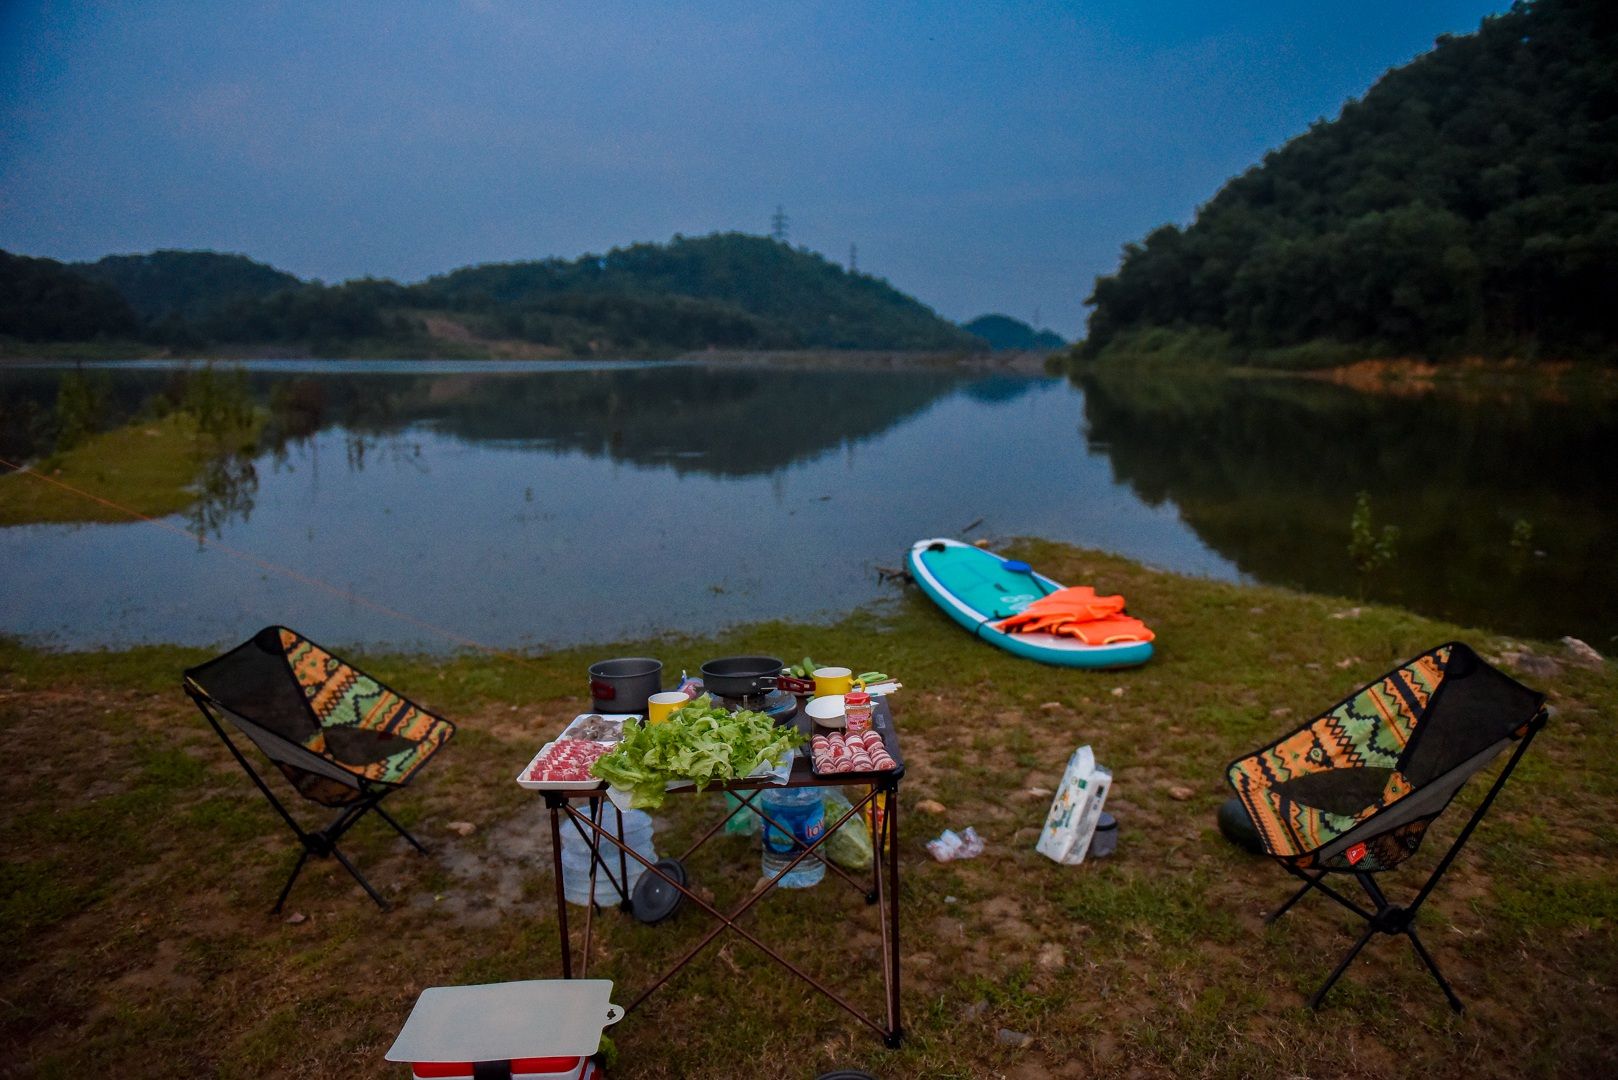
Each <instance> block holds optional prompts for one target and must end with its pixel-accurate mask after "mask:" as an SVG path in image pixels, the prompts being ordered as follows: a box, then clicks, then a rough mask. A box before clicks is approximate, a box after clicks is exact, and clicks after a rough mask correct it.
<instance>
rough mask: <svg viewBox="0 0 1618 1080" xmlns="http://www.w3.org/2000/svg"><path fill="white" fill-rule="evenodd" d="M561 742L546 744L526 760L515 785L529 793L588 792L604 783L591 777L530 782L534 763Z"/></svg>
mask: <svg viewBox="0 0 1618 1080" xmlns="http://www.w3.org/2000/svg"><path fill="white" fill-rule="evenodd" d="M597 715H600V714H599V713H598V714H597ZM561 741H562V740H561V739H552V740H551V741H550V742H548V743H546V744H545V745H544V746H542V747H540V748H539V753H537V754H535V755H534V756H533V757H532V758H530V759H529V760H528V764H526V765H524V766H523V767H522V772H520V773H518V774H517V783H518V784H519V785H520V786H522V787H525V788H527V789H528V790H529V791H589V790H590V789H591V788H598V787H600V786H601V785H602V784H603V783H605V782H606V781H603V780H597V779H595V778H593V777H592V778H591V779H589V780H530V779H528V773H529V770H531V769H532V768H533V767H534V763H535V762H536V761H538V760H539V759H540V758H542V757H544V756H545V754H546V753H547V752H548V751H549V750H550V748H551V747H553V746H555V745H556V744H557V743H559V742H561ZM596 745H597V746H608V745H611V744H609V743H597V744H596Z"/></svg>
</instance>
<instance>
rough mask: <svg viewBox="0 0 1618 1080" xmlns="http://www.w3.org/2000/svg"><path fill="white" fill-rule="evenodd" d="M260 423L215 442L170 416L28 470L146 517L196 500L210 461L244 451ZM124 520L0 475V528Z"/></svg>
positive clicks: (59, 492) (186, 419)
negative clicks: (33, 469)
mask: <svg viewBox="0 0 1618 1080" xmlns="http://www.w3.org/2000/svg"><path fill="white" fill-rule="evenodd" d="M263 421H264V417H263V415H262V414H259V415H256V416H255V417H254V420H253V422H252V423H251V424H250V425H249V426H248V427H247V428H246V429H244V430H241V431H235V432H231V433H228V434H226V435H223V436H214V435H209V434H204V433H202V432H199V431H198V430H197V423H196V421H195V419H193V418H192V417H191V415H190V414H188V413H184V412H175V413H170V414H169V415H168V416H166V417H163V418H161V419H152V420H143V421H139V422H136V423H133V424H127V425H125V426H123V427H119V428H115V429H113V430H111V431H105V432H101V433H100V434H97V435H93V436H91V437H90V438H89V439H87V440H85V441H84V442H83V443H81V444H79V445H78V446H75V447H74V448H73V449H71V450H68V451H66V452H64V453H61V454H56V455H54V456H52V457H50V458H47V459H46V460H44V461H43V462H40V463H39V464H38V465H37V466H36V469H37V470H38V471H39V472H40V473H42V474H43V475H45V476H49V477H50V478H51V479H53V480H58V481H60V482H61V483H62V484H65V485H68V486H69V487H73V488H77V489H78V490H79V491H84V492H88V493H89V494H91V495H96V496H99V497H101V498H104V499H109V500H111V501H114V502H117V503H118V504H119V505H121V506H127V507H128V508H129V509H131V510H134V511H136V512H137V513H141V514H145V515H147V516H149V517H163V516H164V515H167V514H175V513H179V512H180V511H181V510H184V509H185V508H186V507H188V506H190V505H191V504H192V503H194V502H196V501H197V498H198V487H199V485H200V484H201V483H202V482H203V479H204V476H205V475H206V473H207V471H208V468H209V466H210V464H211V463H214V462H217V461H219V460H220V459H221V458H223V457H226V456H228V455H230V454H231V453H233V452H246V453H249V454H250V453H251V451H252V448H253V445H254V440H255V439H256V437H257V435H258V432H259V429H260V428H262V426H263ZM90 521H111V522H120V523H122V522H127V521H129V515H128V514H126V513H123V512H122V511H120V510H116V509H114V508H113V507H110V506H107V505H105V504H104V503H99V502H96V501H94V500H93V499H86V498H85V497H84V496H82V495H77V494H75V493H74V492H71V491H68V490H66V489H65V488H63V487H58V486H57V485H55V484H49V483H45V482H44V481H42V480H40V479H39V478H37V477H33V476H25V475H22V474H20V473H10V474H7V475H4V476H0V526H7V525H37V524H61V523H65V522H90Z"/></svg>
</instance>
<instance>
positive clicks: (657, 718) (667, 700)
mask: <svg viewBox="0 0 1618 1080" xmlns="http://www.w3.org/2000/svg"><path fill="white" fill-rule="evenodd" d="M690 702H691V699H690V698H688V697H686V696H685V695H684V694H682V693H680V692H679V691H678V690H667V691H664V692H663V693H661V694H653V695H652V696H651V697H649V698H647V699H646V722H647V723H648V724H661V723H662V722H663V721H665V720H667V719H668V718H669V714H670V713H672V712H673V711H674V710H675V709H678V708H679V707H680V706H682V705H687V704H690Z"/></svg>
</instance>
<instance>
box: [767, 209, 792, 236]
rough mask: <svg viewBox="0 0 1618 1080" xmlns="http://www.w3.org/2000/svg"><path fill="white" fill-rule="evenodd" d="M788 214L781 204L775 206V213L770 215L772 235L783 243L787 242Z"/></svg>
mask: <svg viewBox="0 0 1618 1080" xmlns="http://www.w3.org/2000/svg"><path fill="white" fill-rule="evenodd" d="M787 223H788V219H787V212H786V211H785V210H784V209H782V207H781V204H780V203H776V204H775V213H773V214H771V215H770V235H771V236H773V237H775V238H776V239H777V240H779V241H781V243H783V244H784V243H786V242H787Z"/></svg>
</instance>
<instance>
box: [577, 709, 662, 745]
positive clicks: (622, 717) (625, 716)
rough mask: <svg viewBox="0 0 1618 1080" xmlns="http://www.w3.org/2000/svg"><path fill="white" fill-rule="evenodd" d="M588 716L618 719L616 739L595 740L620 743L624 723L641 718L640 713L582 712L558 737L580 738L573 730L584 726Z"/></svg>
mask: <svg viewBox="0 0 1618 1080" xmlns="http://www.w3.org/2000/svg"><path fill="white" fill-rule="evenodd" d="M587 716H599V717H601V719H603V720H615V721H617V723H618V729H619V736H618V738H616V739H597V740H595V741H596V742H610V743H620V742H622V741H623V726H624V724H626V723H628V722H629V721H631V720H639V719H640V718H641V714H640V713H588V712H587V713H580V714H579V715H577V716H575V717H574V718H573V721H572V722H571V723H569V724H568V725H567V727H566V728H565V729H564V730H563V732H562V734H561V735H559V736H558V738H562V739H576V738H578V737H579V736H577V735H575V734H574V733H573V731H574V729H575V728H581V727H583V726H584V718H585V717H587Z"/></svg>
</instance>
